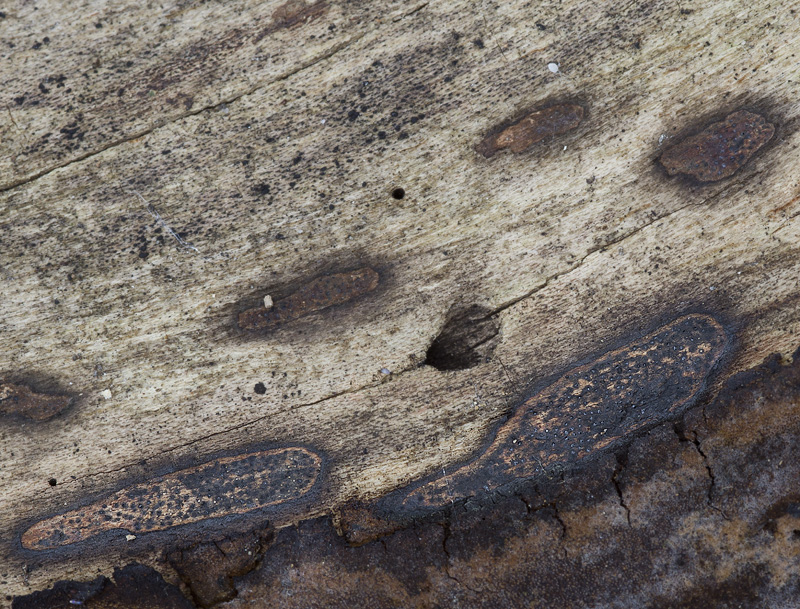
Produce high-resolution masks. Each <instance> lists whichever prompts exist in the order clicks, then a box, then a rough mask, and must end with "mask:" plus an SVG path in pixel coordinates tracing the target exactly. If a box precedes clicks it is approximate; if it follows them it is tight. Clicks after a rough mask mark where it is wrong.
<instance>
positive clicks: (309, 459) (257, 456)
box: [22, 447, 322, 550]
mask: <svg viewBox="0 0 800 609" xmlns="http://www.w3.org/2000/svg"><path fill="white" fill-rule="evenodd" d="M321 469H322V458H321V457H320V456H319V455H317V454H316V453H313V452H311V451H310V450H308V449H306V448H301V447H291V448H279V449H272V450H265V451H259V452H252V453H246V454H243V455H236V456H234V457H223V458H220V459H215V460H213V461H209V462H207V463H203V464H202V465H198V466H196V467H191V468H188V469H184V470H180V471H177V472H174V473H172V474H167V475H165V476H159V477H157V478H152V479H150V480H148V481H146V482H143V483H140V484H134V485H133V486H129V487H127V488H124V489H122V490H120V491H117V492H116V493H114V494H113V495H111V496H109V497H106V498H104V499H102V500H100V501H97V502H95V503H92V504H91V505H87V506H84V507H81V508H78V509H75V510H71V511H68V512H65V513H63V514H58V515H56V516H52V517H50V518H47V519H45V520H42V521H40V522H37V523H36V524H35V525H33V526H32V527H31V528H29V529H28V530H27V531H25V533H23V534H22V546H23V547H24V548H26V549H28V550H46V549H53V548H57V547H60V546H66V545H70V544H73V543H77V542H81V541H84V540H86V539H89V538H91V537H94V536H95V535H98V534H100V533H103V532H105V531H110V530H113V529H125V530H128V531H130V532H131V533H134V534H137V535H138V534H142V533H149V532H152V531H161V530H164V529H168V528H171V527H175V526H179V525H184V524H191V523H194V522H199V521H202V520H206V519H209V518H220V517H224V516H232V515H236V514H246V513H247V512H251V511H253V510H258V509H262V508H268V507H272V506H277V505H279V504H283V503H287V502H291V501H294V500H296V499H298V498H300V497H302V496H303V495H305V494H306V493H307V492H308V491H310V490H311V488H312V487H313V486H314V483H315V482H316V481H317V478H318V477H319V475H320V472H321Z"/></svg>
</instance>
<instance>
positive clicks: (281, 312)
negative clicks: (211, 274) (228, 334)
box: [239, 267, 380, 330]
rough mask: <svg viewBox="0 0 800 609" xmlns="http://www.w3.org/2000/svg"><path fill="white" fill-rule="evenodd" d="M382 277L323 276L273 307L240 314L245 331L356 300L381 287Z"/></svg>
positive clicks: (370, 272) (361, 273) (368, 272)
mask: <svg viewBox="0 0 800 609" xmlns="http://www.w3.org/2000/svg"><path fill="white" fill-rule="evenodd" d="M379 281H380V276H379V275H378V272H377V271H375V270H374V269H371V268H369V267H364V268H360V269H356V270H354V271H348V272H345V273H335V274H332V275H323V276H322V277H318V278H316V279H314V280H313V281H311V282H309V283H307V284H305V285H304V286H302V287H301V288H300V289H298V290H297V291H296V292H294V293H292V294H290V295H289V296H287V297H286V298H283V299H281V300H278V301H277V302H275V303H274V304H272V306H270V307H269V308H267V307H266V306H262V307H256V308H253V309H248V310H247V311H243V312H242V313H240V314H239V327H240V328H242V329H243V330H266V329H269V328H273V327H275V326H279V325H281V324H283V323H286V322H289V321H292V320H295V319H299V318H300V317H304V316H306V315H309V314H310V313H314V312H316V311H321V310H323V309H327V308H328V307H332V306H335V305H340V304H344V303H346V302H349V301H351V300H354V299H356V298H358V297H360V296H363V295H364V294H367V293H368V292H371V291H373V290H374V289H375V288H377V287H378V283H379Z"/></svg>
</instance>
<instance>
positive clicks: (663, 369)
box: [400, 315, 727, 510]
mask: <svg viewBox="0 0 800 609" xmlns="http://www.w3.org/2000/svg"><path fill="white" fill-rule="evenodd" d="M726 344H727V335H726V333H725V330H724V329H723V328H722V326H721V325H720V324H719V323H718V322H717V321H716V320H715V319H714V318H712V317H709V316H707V315H688V316H686V317H681V318H679V319H677V320H676V321H673V322H672V323H670V324H668V325H666V326H663V327H661V328H659V329H658V330H656V331H655V332H653V333H652V334H649V335H647V336H645V337H643V338H641V339H639V340H636V341H634V342H632V343H630V344H629V345H626V346H625V347H622V348H621V349H617V350H616V351H612V352H610V353H607V354H605V355H603V356H602V357H600V358H598V359H596V360H595V361H593V362H591V363H589V364H586V365H584V366H580V367H579V368H575V369H573V370H571V371H569V372H568V373H567V374H565V375H564V376H562V377H561V378H560V379H559V380H558V381H556V382H555V383H553V384H552V385H550V386H549V387H547V388H546V389H544V390H543V391H541V392H539V393H537V394H536V395H534V396H533V397H531V398H529V399H528V400H526V401H525V402H523V403H522V404H521V405H520V406H519V407H518V408H517V411H516V413H515V414H514V415H513V416H512V417H511V418H510V419H509V420H508V421H507V422H506V423H505V424H503V425H502V426H501V427H500V428H499V429H498V431H497V435H496V436H495V438H494V440H493V441H492V442H491V444H490V445H489V446H488V448H486V450H485V451H484V452H483V453H482V454H481V455H480V456H478V457H477V458H476V459H475V460H474V461H472V462H471V463H468V464H466V465H463V466H461V467H459V468H457V469H455V470H453V471H452V472H449V473H446V474H445V475H442V476H440V477H438V478H435V479H434V480H432V481H430V482H427V483H425V484H422V485H421V486H417V487H416V488H413V489H412V490H411V491H410V492H407V494H406V495H405V497H404V498H403V499H402V501H401V505H400V507H401V508H403V509H407V510H425V509H435V508H440V507H443V506H446V505H447V504H449V503H451V502H452V501H456V500H458V499H463V498H466V497H471V496H475V495H478V494H480V493H485V492H489V491H495V490H497V489H499V488H501V487H503V486H506V485H508V484H511V483H513V482H515V481H517V480H520V479H527V478H532V477H535V476H537V475H540V474H543V473H545V472H546V471H548V469H551V468H552V467H553V466H557V465H568V464H570V463H574V462H577V461H579V460H581V459H585V458H586V457H589V456H590V455H592V454H594V453H597V452H598V451H601V450H603V449H604V448H607V447H609V446H610V445H612V444H614V443H616V442H618V441H619V440H621V439H623V438H625V437H626V436H630V434H632V433H635V432H637V431H639V430H641V429H643V428H646V427H648V426H652V425H655V424H657V423H660V422H662V421H664V420H665V419H668V418H669V417H671V416H673V415H675V414H676V413H678V412H680V411H681V410H683V409H684V408H685V407H686V406H688V405H689V403H690V402H691V401H692V400H693V399H694V398H695V397H697V395H698V394H699V393H700V391H701V390H702V388H703V387H704V385H705V380H706V377H707V376H708V375H709V373H710V372H711V370H712V368H713V367H714V365H715V364H716V362H717V361H718V360H719V358H720V356H721V355H722V354H723V352H724V350H725V346H726Z"/></svg>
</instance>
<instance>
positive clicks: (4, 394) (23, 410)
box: [0, 383, 71, 421]
mask: <svg viewBox="0 0 800 609" xmlns="http://www.w3.org/2000/svg"><path fill="white" fill-rule="evenodd" d="M70 401H71V398H70V397H68V396H65V395H48V394H45V393H36V392H35V391H33V390H32V389H31V388H30V387H26V386H25V385H14V384H12V383H0V414H15V415H22V416H24V417H27V418H29V419H33V420H34V421H47V420H48V419H52V418H53V417H54V416H56V415H57V414H58V413H59V412H62V411H63V410H64V409H65V408H67V406H69V404H70Z"/></svg>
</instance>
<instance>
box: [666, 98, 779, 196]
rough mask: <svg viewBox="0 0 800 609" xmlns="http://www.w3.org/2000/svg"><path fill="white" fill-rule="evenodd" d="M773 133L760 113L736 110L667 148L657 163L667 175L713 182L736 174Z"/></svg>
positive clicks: (772, 126) (773, 128)
mask: <svg viewBox="0 0 800 609" xmlns="http://www.w3.org/2000/svg"><path fill="white" fill-rule="evenodd" d="M774 133H775V127H774V125H772V124H771V123H768V122H767V121H766V119H765V118H764V117H763V116H761V115H760V114H755V113H753V112H748V111H746V110H739V111H738V112H734V113H733V114H730V115H728V116H727V117H726V118H725V120H723V121H720V122H717V123H711V124H710V125H709V126H708V127H706V128H705V129H703V131H701V132H700V133H698V134H696V135H692V136H690V137H688V138H686V139H685V140H683V141H682V142H680V143H679V144H676V145H675V146H672V147H671V148H668V149H667V150H665V151H664V152H663V154H662V155H661V158H660V161H661V164H662V165H663V166H664V168H665V169H666V170H667V173H668V174H669V175H671V176H672V175H675V174H679V173H681V174H685V175H689V176H692V177H694V178H695V179H696V180H698V181H700V182H716V181H718V180H722V179H724V178H728V177H730V176H732V175H733V174H734V173H736V172H737V171H738V170H739V169H740V168H741V167H742V166H744V164H745V163H747V161H749V160H750V157H752V156H753V155H754V154H755V153H756V152H757V151H758V150H759V149H761V148H762V147H763V146H764V145H765V144H766V143H767V142H769V141H770V139H772V136H773V134H774Z"/></svg>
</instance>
